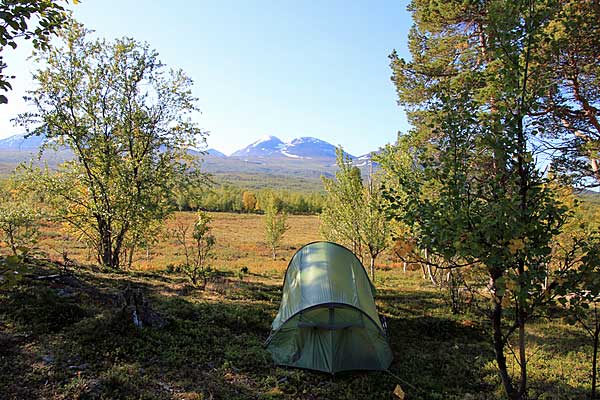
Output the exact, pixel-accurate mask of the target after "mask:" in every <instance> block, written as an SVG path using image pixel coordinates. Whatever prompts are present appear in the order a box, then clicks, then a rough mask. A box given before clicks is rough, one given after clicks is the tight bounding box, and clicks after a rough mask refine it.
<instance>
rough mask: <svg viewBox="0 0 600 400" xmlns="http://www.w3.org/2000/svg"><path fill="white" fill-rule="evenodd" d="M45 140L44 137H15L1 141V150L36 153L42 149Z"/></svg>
mask: <svg viewBox="0 0 600 400" xmlns="http://www.w3.org/2000/svg"><path fill="white" fill-rule="evenodd" d="M44 140H46V138H45V137H44V136H29V137H25V135H13V136H9V137H7V138H6V139H0V150H17V151H19V150H20V151H34V150H37V149H39V148H40V146H41V145H42V144H43V143H44Z"/></svg>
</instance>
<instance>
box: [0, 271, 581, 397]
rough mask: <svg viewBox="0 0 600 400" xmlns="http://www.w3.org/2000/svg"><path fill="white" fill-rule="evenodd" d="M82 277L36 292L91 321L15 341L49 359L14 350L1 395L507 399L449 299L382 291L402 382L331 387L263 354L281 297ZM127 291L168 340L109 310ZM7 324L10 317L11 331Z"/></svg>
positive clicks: (369, 378)
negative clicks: (16, 388)
mask: <svg viewBox="0 0 600 400" xmlns="http://www.w3.org/2000/svg"><path fill="white" fill-rule="evenodd" d="M77 276H78V278H77V280H74V281H72V282H71V283H70V284H69V282H67V281H65V282H61V283H60V285H58V286H56V285H55V286H53V284H52V283H51V282H37V283H35V284H36V285H47V286H48V287H49V288H50V289H51V291H53V292H54V293H56V295H57V296H59V297H60V298H61V299H62V300H61V301H64V302H70V303H77V304H79V305H80V306H81V307H83V308H85V310H86V313H84V314H82V315H80V316H78V318H77V319H74V320H73V321H70V322H69V324H65V325H64V326H61V327H60V329H58V330H57V331H54V332H49V331H48V332H44V333H43V334H40V335H38V336H37V337H35V336H32V337H28V339H27V340H24V341H15V340H13V339H10V338H9V339H10V340H9V339H6V340H5V342H6V343H11V345H12V346H15V349H17V348H18V349H25V348H30V349H31V348H40V349H45V350H39V351H38V354H29V355H28V356H27V357H25V356H23V354H25V353H23V352H21V351H20V350H19V351H17V350H15V351H11V352H10V356H9V357H6V358H4V359H3V360H0V371H2V372H4V373H5V375H6V376H5V377H4V378H1V379H0V393H2V391H3V390H8V388H9V387H11V386H9V384H10V382H17V381H20V380H19V378H20V376H27V378H26V380H25V381H24V382H25V385H26V386H27V393H28V394H31V397H44V396H45V395H46V394H48V393H50V392H51V393H54V394H55V395H56V396H59V397H60V396H62V397H65V398H158V399H163V398H164V399H166V398H190V399H192V398H214V399H218V398H224V399H229V398H232V399H233V398H240V399H256V398H303V399H355V398H390V397H391V393H392V392H393V390H394V387H395V386H396V384H400V386H402V388H403V389H404V391H405V392H406V393H407V398H410V399H440V398H464V397H465V396H466V395H467V394H468V393H470V394H472V395H474V396H475V395H476V396H478V397H473V398H494V397H495V396H496V393H497V390H498V378H497V376H496V372H495V369H494V368H493V367H490V365H492V366H493V350H492V347H491V345H490V343H491V342H490V340H489V337H488V336H486V335H485V334H484V332H483V330H482V329H481V327H480V326H478V325H477V324H475V325H465V324H463V323H462V322H461V321H460V320H457V319H456V317H454V316H452V315H451V314H449V313H448V312H446V313H445V314H444V310H443V307H444V302H443V298H442V294H441V293H436V292H431V291H410V292H400V291H397V290H389V289H388V290H382V291H380V292H379V295H378V297H377V303H378V307H379V311H380V312H382V313H384V314H385V315H386V316H387V324H388V334H389V341H390V345H391V348H392V351H393V354H394V361H393V363H392V365H391V367H390V372H391V373H392V374H393V376H392V375H390V374H387V373H385V372H360V371H357V372H345V373H341V374H336V375H335V376H331V375H328V374H323V373H318V372H312V371H306V370H299V369H292V368H281V367H277V366H275V365H273V362H272V359H271V356H270V354H269V353H268V352H267V351H266V349H265V348H264V346H263V344H264V340H265V339H266V338H267V336H268V335H269V332H270V326H271V323H272V320H273V317H274V315H275V313H276V312H277V309H278V307H279V301H280V299H281V286H280V285H272V284H267V283H263V282H255V281H244V280H236V279H235V278H231V277H224V279H229V280H230V287H229V289H228V290H227V291H226V292H224V293H215V292H211V293H208V292H191V293H189V294H188V295H186V296H181V295H179V294H178V289H177V284H178V283H180V281H178V280H177V279H178V278H176V277H170V276H168V275H167V276H166V277H165V275H163V274H159V275H158V276H154V275H143V276H141V277H140V276H137V275H134V276H130V275H127V274H104V273H102V274H100V273H94V272H93V271H83V272H82V273H80V274H78V275H77ZM69 285H70V286H69ZM127 285H131V286H132V287H136V288H141V289H142V290H143V291H144V292H145V293H146V295H147V297H148V298H149V299H150V301H151V305H152V307H153V308H155V309H156V310H157V311H158V312H159V313H161V314H162V315H163V316H165V317H166V319H167V321H168V323H167V325H166V326H165V327H164V328H162V329H151V328H144V329H137V328H135V327H134V326H133V324H132V323H131V321H130V320H129V319H128V318H127V317H126V316H124V314H123V313H121V312H120V309H121V306H120V305H119V303H118V302H117V301H105V300H103V299H106V298H113V297H114V296H115V294H116V293H118V292H119V290H122V289H123V288H125V287H126V286H127ZM65 289H69V290H70V291H71V292H73V293H74V295H73V296H71V295H68V296H64V297H62V295H59V293H67V294H69V293H68V292H69V290H66V291H65ZM61 290H62V292H60V291H61ZM78 292H79V295H77V293H78ZM90 293H91V294H90ZM94 293H96V294H94ZM0 294H1V293H0ZM94 296H97V297H94ZM95 299H96V300H95ZM7 315H8V314H6V313H5V314H2V309H1V308H0V328H2V324H1V323H2V322H3V320H6V319H7V318H9V317H10V316H7ZM36 318H37V317H36ZM35 322H36V321H32V322H31V324H34V323H35ZM38 322H39V321H38ZM32 326H33V325H32ZM25 328H27V326H26V327H25ZM1 330H2V329H0V331H1ZM5 330H6V329H5ZM7 337H8V336H7ZM534 340H536V339H535V338H534ZM539 340H541V338H540V339H539ZM40 351H42V352H47V351H51V353H52V354H53V360H52V361H51V362H48V363H45V364H44V366H43V368H38V369H36V367H34V365H33V364H34V363H36V362H39V360H40V357H41V355H42V353H39V352H40ZM7 363H15V364H14V365H18V368H15V367H9V366H8V364H7ZM538 384H539V385H541V386H539V385H538ZM536 385H537V386H536V387H538V386H539V387H547V388H548V390H550V391H551V392H552V393H574V394H575V395H577V396H578V395H579V393H580V392H581V391H580V389H578V388H572V387H571V386H569V385H568V384H567V383H565V382H562V383H561V382H557V381H552V380H547V381H543V382H536ZM49 391H50V392H49ZM23 393H24V392H21V394H23ZM56 393H58V394H56ZM18 397H19V394H18V393H16V394H11V393H9V395H8V396H7V398H18Z"/></svg>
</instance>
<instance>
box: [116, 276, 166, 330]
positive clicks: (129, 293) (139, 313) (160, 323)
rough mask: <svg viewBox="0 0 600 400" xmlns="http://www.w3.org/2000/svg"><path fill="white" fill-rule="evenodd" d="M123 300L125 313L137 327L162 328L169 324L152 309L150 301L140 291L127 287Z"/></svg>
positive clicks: (122, 295)
mask: <svg viewBox="0 0 600 400" xmlns="http://www.w3.org/2000/svg"><path fill="white" fill-rule="evenodd" d="M121 298H122V303H123V304H124V305H123V312H124V313H125V315H127V316H128V317H129V318H131V321H132V322H133V324H134V325H135V326H136V327H138V328H143V327H150V328H162V327H164V326H165V325H166V324H167V322H166V321H165V319H164V318H163V317H161V316H160V314H158V313H157V312H156V311H154V310H153V309H152V308H151V307H150V304H149V302H148V299H146V298H145V297H144V294H143V292H142V291H141V290H140V289H132V288H131V286H127V288H126V289H125V290H124V291H123V293H122V294H121Z"/></svg>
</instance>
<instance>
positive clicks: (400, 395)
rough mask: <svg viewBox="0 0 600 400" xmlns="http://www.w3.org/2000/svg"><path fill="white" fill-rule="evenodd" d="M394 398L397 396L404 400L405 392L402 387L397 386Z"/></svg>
mask: <svg viewBox="0 0 600 400" xmlns="http://www.w3.org/2000/svg"><path fill="white" fill-rule="evenodd" d="M394 396H396V397H397V398H399V399H400V400H404V390H402V388H401V387H400V385H396V388H395V389H394Z"/></svg>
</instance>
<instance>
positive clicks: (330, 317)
mask: <svg viewBox="0 0 600 400" xmlns="http://www.w3.org/2000/svg"><path fill="white" fill-rule="evenodd" d="M374 294H375V288H374V286H373V284H372V283H371V281H370V279H369V277H368V275H367V273H366V270H365V268H364V267H363V265H362V264H361V262H360V261H359V260H358V258H357V257H356V256H355V255H354V254H353V253H352V252H351V251H350V250H348V249H346V248H345V247H343V246H340V245H338V244H335V243H331V242H314V243H310V244H308V245H306V246H304V247H302V248H301V249H300V250H298V251H297V252H296V254H294V256H293V257H292V259H291V260H290V263H289V265H288V268H287V271H286V274H285V279H284V284H283V293H282V299H281V305H280V308H279V312H278V313H277V316H276V317H275V320H274V321H273V324H272V333H271V336H270V337H269V339H267V350H268V351H269V352H270V353H271V354H272V356H273V359H274V360H275V363H276V364H279V365H288V366H294V367H300V368H308V369H315V370H319V371H325V372H330V373H335V372H339V371H345V370H385V369H387V368H388V367H389V364H390V363H391V361H392V353H391V349H390V347H389V343H388V341H387V337H386V334H385V330H384V328H383V326H382V324H381V321H380V319H379V315H378V313H377V309H376V307H375V301H374V298H373V296H374Z"/></svg>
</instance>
